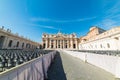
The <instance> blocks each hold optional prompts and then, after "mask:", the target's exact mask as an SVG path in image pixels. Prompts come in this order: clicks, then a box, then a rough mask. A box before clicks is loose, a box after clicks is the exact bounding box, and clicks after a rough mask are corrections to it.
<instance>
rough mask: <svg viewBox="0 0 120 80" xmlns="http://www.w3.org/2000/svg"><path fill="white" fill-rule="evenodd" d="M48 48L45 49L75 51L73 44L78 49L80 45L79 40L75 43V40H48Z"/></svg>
mask: <svg viewBox="0 0 120 80" xmlns="http://www.w3.org/2000/svg"><path fill="white" fill-rule="evenodd" d="M45 44H46V47H45V48H61V49H64V48H68V49H73V44H75V48H76V49H77V47H78V43H77V40H75V42H73V40H72V39H71V40H49V41H48V40H46V42H45Z"/></svg>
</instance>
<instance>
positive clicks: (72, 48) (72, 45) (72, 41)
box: [70, 39, 73, 49]
mask: <svg viewBox="0 0 120 80" xmlns="http://www.w3.org/2000/svg"><path fill="white" fill-rule="evenodd" d="M70 43H71V49H73V40H72V39H71V42H70Z"/></svg>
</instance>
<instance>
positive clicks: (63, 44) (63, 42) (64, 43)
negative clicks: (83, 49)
mask: <svg viewBox="0 0 120 80" xmlns="http://www.w3.org/2000/svg"><path fill="white" fill-rule="evenodd" d="M64 48H65V40H63V49H64Z"/></svg>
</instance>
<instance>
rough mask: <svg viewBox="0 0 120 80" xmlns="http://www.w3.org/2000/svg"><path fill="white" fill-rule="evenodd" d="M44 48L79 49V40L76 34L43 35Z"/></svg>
mask: <svg viewBox="0 0 120 80" xmlns="http://www.w3.org/2000/svg"><path fill="white" fill-rule="evenodd" d="M42 41H43V48H45V49H78V38H77V36H76V34H75V33H72V34H69V35H68V34H63V33H61V32H58V33H57V34H46V33H44V34H43V35H42Z"/></svg>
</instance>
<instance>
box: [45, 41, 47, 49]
mask: <svg viewBox="0 0 120 80" xmlns="http://www.w3.org/2000/svg"><path fill="white" fill-rule="evenodd" d="M45 47H46V49H47V48H48V40H47V39H46V46H45Z"/></svg>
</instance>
